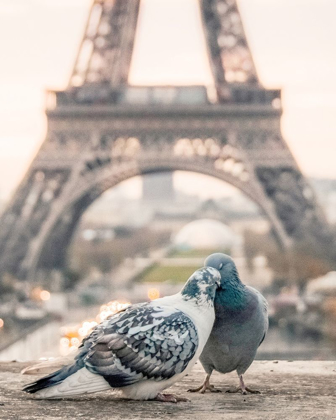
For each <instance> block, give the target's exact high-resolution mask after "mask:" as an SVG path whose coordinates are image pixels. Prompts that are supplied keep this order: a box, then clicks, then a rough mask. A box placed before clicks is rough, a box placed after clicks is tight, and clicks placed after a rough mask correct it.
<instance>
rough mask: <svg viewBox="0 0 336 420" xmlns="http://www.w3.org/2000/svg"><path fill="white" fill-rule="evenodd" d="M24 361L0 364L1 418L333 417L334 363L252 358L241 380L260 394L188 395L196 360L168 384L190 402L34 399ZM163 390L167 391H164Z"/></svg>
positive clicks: (198, 373)
mask: <svg viewBox="0 0 336 420" xmlns="http://www.w3.org/2000/svg"><path fill="white" fill-rule="evenodd" d="M27 365H29V364H27V363H17V362H9V363H0V418H1V419H6V420H10V419H17V420H25V419H48V420H56V419H99V420H100V419H111V420H112V419H113V420H119V419H142V420H144V419H172V418H174V419H192V420H208V419H211V420H217V419H225V420H226V419H248V420H260V419H267V420H282V419H283V420H285V419H286V420H292V419H298V420H306V419H311V420H312V419H314V420H324V419H326V420H327V419H328V420H331V419H336V362H321V361H312V362H290V361H279V362H277V361H267V362H266V361H256V362H254V364H253V365H252V367H251V368H250V369H249V370H248V372H247V374H246V375H245V383H246V384H247V385H248V386H250V387H251V388H254V389H258V390H260V391H261V394H260V395H257V394H253V395H251V394H250V395H241V394H227V393H224V392H223V393H216V394H214V393H213V394H210V393H207V394H205V395H200V394H189V393H187V389H188V388H189V387H195V386H196V385H198V384H199V383H200V382H201V381H202V380H203V378H204V374H203V371H202V368H201V366H200V364H197V365H196V366H195V368H194V369H193V371H192V373H191V374H190V375H189V376H187V377H185V378H184V379H183V380H182V382H180V383H178V384H176V385H175V386H173V387H172V388H170V389H169V391H168V392H174V393H178V394H179V395H182V396H185V397H187V398H189V399H190V400H191V401H190V402H184V403H178V404H172V403H160V402H156V401H144V402H139V401H128V400H122V399H120V397H118V394H117V393H115V392H112V391H111V392H103V393H97V394H90V395H89V396H85V397H80V398H77V399H74V398H72V399H71V400H70V399H69V400H59V401H47V400H40V401H39V400H34V399H33V398H32V396H30V395H28V394H26V393H23V392H22V391H21V387H22V386H23V385H24V384H26V383H28V382H31V381H33V380H34V379H35V378H37V376H32V375H21V374H20V372H21V370H22V369H23V368H24V367H26V366H27ZM212 383H213V384H214V385H215V386H217V387H218V388H220V389H221V390H223V391H225V390H227V389H229V388H230V387H233V386H236V385H237V384H238V380H237V377H236V375H235V374H234V373H231V374H229V375H225V376H224V375H220V374H218V373H215V374H214V375H213V381H212ZM166 392H167V391H166Z"/></svg>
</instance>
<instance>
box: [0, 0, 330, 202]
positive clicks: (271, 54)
mask: <svg viewBox="0 0 336 420" xmlns="http://www.w3.org/2000/svg"><path fill="white" fill-rule="evenodd" d="M90 3H91V0H0V59H1V65H0V197H4V198H7V197H8V195H9V194H10V193H11V192H12V191H13V189H14V188H16V186H17V184H18V183H19V182H20V180H21V178H22V176H23V175H24V173H25V171H26V170H27V167H28V165H29V163H30V162H31V160H32V158H33V156H34V154H35V153H36V151H37V150H38V147H39V146H40V144H41V142H42V141H43V139H44V136H45V133H46V118H45V116H44V113H43V109H44V91H45V89H46V88H49V89H63V88H65V86H66V85H67V82H68V78H69V75H70V73H71V69H72V65H73V62H74V59H75V56H76V52H77V48H78V45H79V43H80V40H81V36H82V33H83V29H84V24H85V20H86V17H87V13H88V10H89V6H90ZM195 4H196V1H195V0H143V6H142V9H141V17H140V24H139V28H138V37H137V42H136V46H135V52H134V57H133V62H132V68H131V74H130V82H131V83H134V84H147V83H148V84H150V83H152V84H155V83H156V84H174V83H178V84H188V83H189V84H193V83H198V84H211V76H210V73H209V68H208V63H207V61H206V60H205V59H204V54H205V52H204V51H205V50H204V40H203V36H202V33H201V31H200V23H199V14H198V11H197V8H196V7H195ZM239 5H240V10H241V13H242V16H243V21H244V24H245V29H246V32H247V35H248V39H249V44H250V47H251V50H252V53H253V56H254V60H255V63H256V67H257V71H258V74H259V76H260V79H261V82H262V83H263V84H264V85H265V86H266V87H269V88H277V87H281V88H282V89H283V105H284V115H283V118H282V132H283V135H284V137H285V139H286V140H287V142H288V144H289V146H290V148H291V150H292V152H293V154H294V156H295V158H296V159H297V160H298V162H299V165H300V166H301V168H302V170H303V171H304V173H305V174H306V175H308V176H318V177H332V178H336V164H335V157H336V144H335V143H336V78H335V74H336V71H335V70H336V46H335V41H336V25H335V16H336V1H335V0H240V1H239ZM189 179H190V178H189ZM185 181H186V178H185V177H184V178H183V177H182V178H180V181H179V180H178V179H177V182H178V183H179V185H180V187H181V188H186V182H185ZM213 185H215V187H213V188H214V189H217V186H216V185H217V184H216V183H215V184H213ZM188 188H191V187H190V185H189V186H188ZM210 190H211V188H210Z"/></svg>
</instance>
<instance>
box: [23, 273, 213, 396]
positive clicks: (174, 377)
mask: <svg viewBox="0 0 336 420" xmlns="http://www.w3.org/2000/svg"><path fill="white" fill-rule="evenodd" d="M220 279H221V277H220V274H219V272H218V271H217V270H216V269H214V268H211V267H206V268H205V267H204V268H201V269H200V270H197V271H196V272H195V273H194V274H193V275H192V276H191V277H190V278H189V280H188V281H187V283H186V284H185V286H184V287H183V289H182V290H181V292H179V293H177V294H176V295H173V296H168V297H164V298H161V299H157V300H154V301H152V302H149V303H142V304H137V305H132V306H130V307H128V308H127V309H126V310H124V311H122V312H120V313H118V314H115V315H113V316H111V317H109V318H108V319H107V320H105V321H104V322H102V323H101V324H99V325H98V326H97V327H95V329H94V330H93V331H92V332H91V334H90V335H88V336H87V337H86V338H85V339H84V340H83V343H82V345H81V346H80V348H79V352H78V354H77V356H76V357H75V360H74V363H73V364H72V365H70V366H67V367H64V368H62V369H60V370H58V371H56V372H54V373H52V374H51V375H48V376H46V377H44V378H42V379H39V380H37V381H36V382H34V383H32V384H29V385H27V386H26V387H25V388H24V389H23V390H24V391H26V392H29V393H36V397H37V398H66V397H72V396H76V395H82V394H86V393H92V392H96V391H104V390H108V389H111V388H118V389H120V390H122V393H123V396H124V397H126V398H131V399H136V400H150V399H156V400H159V401H167V402H177V401H187V399H185V398H179V397H177V396H175V395H172V394H162V393H161V391H163V390H164V389H165V388H168V387H169V386H171V385H172V384H173V383H174V382H176V381H178V380H179V379H181V378H182V377H183V376H184V375H186V374H187V373H188V372H189V371H190V370H191V368H192V367H193V365H194V364H195V363H196V361H197V359H198V358H199V356H200V354H201V352H202V350H203V347H204V345H205V343H206V342H207V339H208V337H209V335H210V332H211V329H212V326H213V323H214V320H215V313H214V298H215V293H216V289H217V288H218V286H219V284H220Z"/></svg>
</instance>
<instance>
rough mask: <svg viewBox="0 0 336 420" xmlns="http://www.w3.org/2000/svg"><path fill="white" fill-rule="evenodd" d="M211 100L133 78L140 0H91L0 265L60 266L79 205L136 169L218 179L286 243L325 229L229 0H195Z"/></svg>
mask: <svg viewBox="0 0 336 420" xmlns="http://www.w3.org/2000/svg"><path fill="white" fill-rule="evenodd" d="M198 4H199V7H200V11H201V16H202V23H203V29H204V34H205V39H206V44H207V50H208V59H209V62H210V68H211V71H212V74H213V79H214V86H215V97H212V98H211V99H210V95H208V91H207V89H206V88H205V87H204V86H179V87H168V86H167V87H154V86H147V87H146V86H145V87H140V86H131V85H129V84H128V73H129V67H130V62H131V57H132V50H133V45H134V38H135V30H136V25H137V19H138V14H139V8H140V0H105V1H104V0H94V1H93V4H92V8H91V11H90V14H89V18H88V21H87V25H86V29H85V33H84V37H83V40H82V43H81V46H80V49H79V52H78V56H77V59H76V62H75V66H74V70H73V73H72V76H71V78H70V82H69V86H68V88H67V89H66V90H64V91H57V92H49V98H48V108H47V118H48V133H47V137H46V139H45V141H44V143H43V145H42V147H41V149H40V150H39V152H38V154H37V156H36V157H35V159H34V161H33V162H32V164H31V166H30V168H29V170H28V172H27V174H26V175H25V177H24V179H23V180H22V182H21V185H20V186H19V188H18V190H17V191H16V193H15V195H14V196H13V198H12V200H11V202H10V203H9V205H8V207H7V209H6V210H5V212H4V213H3V215H2V218H1V225H0V226H1V227H0V229H1V230H0V272H1V273H2V274H3V273H10V274H11V275H13V276H15V277H16V278H20V279H25V280H32V281H34V280H36V279H37V278H38V277H39V276H41V275H43V276H44V277H45V276H48V273H50V272H52V271H53V270H56V271H57V270H58V272H62V269H63V267H64V264H65V257H66V252H67V248H68V245H69V243H70V240H71V238H72V235H73V232H74V230H75V228H76V225H77V223H78V221H79V219H80V217H81V215H82V213H83V212H84V211H85V210H86V209H87V207H88V206H89V205H90V204H91V203H92V202H93V201H94V200H96V199H97V198H98V197H99V196H100V195H101V194H102V193H103V192H104V191H106V190H107V189H109V188H111V187H113V186H115V185H117V184H118V183H119V182H121V181H123V180H126V179H128V178H130V177H133V176H135V175H142V174H147V173H155V172H166V171H175V170H184V171H193V172H199V173H203V174H208V175H211V176H214V177H216V178H219V179H221V180H223V181H226V182H228V183H229V184H231V185H233V186H235V187H237V188H238V189H239V190H241V191H242V192H243V193H245V194H246V195H247V196H248V197H250V198H251V199H252V200H253V201H254V202H255V203H257V204H258V205H259V206H260V208H261V210H262V211H263V213H264V214H265V216H266V217H267V218H268V220H269V221H270V224H271V226H272V230H273V233H274V235H275V237H276V239H277V241H278V243H279V244H280V246H281V247H282V248H283V249H284V250H286V249H287V250H288V249H291V247H292V246H293V244H295V243H296V242H297V241H299V240H302V238H303V237H309V236H310V237H314V238H320V239H321V241H324V240H325V238H326V237H327V234H326V232H327V230H328V227H327V223H326V221H325V218H324V215H323V213H322V212H321V209H320V207H319V206H318V204H317V203H316V199H315V195H314V192H313V191H312V189H311V187H310V186H309V184H308V183H307V181H306V180H305V178H304V177H303V175H302V174H301V171H300V169H299V168H298V165H297V163H296V162H295V159H294V158H293V156H292V154H291V152H290V150H289V148H288V146H287V144H286V143H285V141H284V140H283V138H282V136H281V132H280V117H281V113H282V110H281V92H280V90H270V89H265V88H263V87H262V86H261V84H260V82H259V80H258V75H257V72H256V69H255V65H254V62H253V59H252V56H251V52H250V49H249V46H248V42H247V40H246V36H245V33H244V28H243V25H242V21H241V17H240V14H239V9H238V6H237V4H236V1H235V0H199V2H198Z"/></svg>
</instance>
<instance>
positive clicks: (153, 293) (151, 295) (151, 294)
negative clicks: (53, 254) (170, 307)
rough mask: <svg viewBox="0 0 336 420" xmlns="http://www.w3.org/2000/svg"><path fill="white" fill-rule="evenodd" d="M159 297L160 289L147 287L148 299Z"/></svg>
mask: <svg viewBox="0 0 336 420" xmlns="http://www.w3.org/2000/svg"><path fill="white" fill-rule="evenodd" d="M159 297H160V290H159V289H156V288H155V287H152V288H151V289H148V298H149V299H150V300H154V299H158V298H159Z"/></svg>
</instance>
